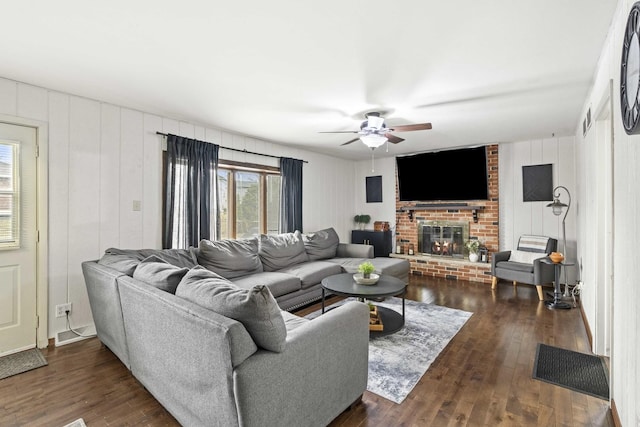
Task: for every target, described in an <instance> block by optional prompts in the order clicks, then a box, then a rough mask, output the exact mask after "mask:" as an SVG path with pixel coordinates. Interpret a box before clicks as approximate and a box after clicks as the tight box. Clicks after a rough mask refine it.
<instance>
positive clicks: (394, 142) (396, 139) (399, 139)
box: [384, 133, 404, 144]
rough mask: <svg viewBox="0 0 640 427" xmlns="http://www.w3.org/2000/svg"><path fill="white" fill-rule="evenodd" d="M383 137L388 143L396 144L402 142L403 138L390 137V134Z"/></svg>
mask: <svg viewBox="0 0 640 427" xmlns="http://www.w3.org/2000/svg"><path fill="white" fill-rule="evenodd" d="M384 136H386V137H387V139H388V140H389V142H390V143H392V144H397V143H398V142H402V141H404V138H398V137H397V136H395V135H391V134H390V133H385V134H384Z"/></svg>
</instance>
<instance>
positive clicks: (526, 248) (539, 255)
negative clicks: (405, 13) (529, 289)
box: [491, 235, 558, 301]
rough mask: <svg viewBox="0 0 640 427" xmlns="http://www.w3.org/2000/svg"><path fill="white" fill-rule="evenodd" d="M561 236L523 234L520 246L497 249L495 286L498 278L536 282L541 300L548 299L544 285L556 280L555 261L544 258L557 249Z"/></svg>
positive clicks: (492, 260) (520, 281)
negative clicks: (502, 249) (504, 249)
mask: <svg viewBox="0 0 640 427" xmlns="http://www.w3.org/2000/svg"><path fill="white" fill-rule="evenodd" d="M557 246H558V240H557V239H553V238H551V237H546V236H530V235H522V236H520V240H519V241H518V247H517V249H515V250H512V251H503V252H496V253H495V254H493V256H492V258H491V276H492V278H491V289H496V287H497V285H498V279H503V280H510V281H512V282H513V286H516V285H517V284H518V283H526V284H528V285H534V286H535V287H536V289H537V291H538V297H539V298H540V300H541V301H542V300H544V293H543V292H542V285H544V284H548V283H553V281H554V280H555V269H554V266H553V264H545V263H544V262H542V259H544V258H546V257H547V256H548V255H549V254H550V253H551V252H554V251H555V250H556V248H557Z"/></svg>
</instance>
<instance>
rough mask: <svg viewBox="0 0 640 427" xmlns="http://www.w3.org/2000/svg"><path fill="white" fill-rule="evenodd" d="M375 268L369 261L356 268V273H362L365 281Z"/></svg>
mask: <svg viewBox="0 0 640 427" xmlns="http://www.w3.org/2000/svg"><path fill="white" fill-rule="evenodd" d="M375 270H376V268H375V267H374V266H373V264H371V263H370V262H369V261H365V262H363V263H362V264H360V265H359V266H358V271H359V272H360V273H362V277H364V278H365V279H369V278H371V273H373V272H374V271H375Z"/></svg>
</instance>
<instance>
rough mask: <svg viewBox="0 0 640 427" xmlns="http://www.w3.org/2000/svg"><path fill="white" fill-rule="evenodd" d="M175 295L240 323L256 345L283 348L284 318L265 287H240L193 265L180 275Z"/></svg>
mask: <svg viewBox="0 0 640 427" xmlns="http://www.w3.org/2000/svg"><path fill="white" fill-rule="evenodd" d="M176 296H179V297H181V298H184V299H186V300H189V301H191V302H193V303H195V304H198V305H200V306H202V307H205V308H208V309H209V310H211V311H215V312H216V313H218V314H221V315H223V316H226V317H229V318H231V319H235V320H237V321H239V322H241V323H242V324H243V325H244V327H245V328H246V329H247V332H249V335H251V338H253V340H254V341H255V343H256V345H257V346H258V347H262V348H264V349H265V350H270V351H274V352H281V351H283V350H284V348H285V343H286V338H287V329H286V327H285V324H284V319H283V318H282V314H281V312H280V308H279V307H278V304H277V303H276V300H275V298H274V297H273V295H271V292H270V291H269V288H267V287H266V286H263V285H258V286H254V287H253V288H251V289H241V288H239V287H238V286H236V285H234V284H233V283H231V282H230V281H228V280H227V279H225V278H223V277H222V276H219V275H218V274H216V273H214V272H212V271H209V270H207V269H205V268H203V267H200V266H197V267H194V268H192V269H191V270H189V272H188V273H187V274H186V275H185V276H184V277H183V278H182V280H181V281H180V283H179V284H178V288H177V289H176Z"/></svg>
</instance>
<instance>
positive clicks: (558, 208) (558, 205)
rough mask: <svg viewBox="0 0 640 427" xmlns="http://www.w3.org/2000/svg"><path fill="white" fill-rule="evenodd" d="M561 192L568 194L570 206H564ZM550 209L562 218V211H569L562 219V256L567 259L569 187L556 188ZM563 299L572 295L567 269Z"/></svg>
mask: <svg viewBox="0 0 640 427" xmlns="http://www.w3.org/2000/svg"><path fill="white" fill-rule="evenodd" d="M560 190H564V191H566V192H567V197H568V198H569V203H568V204H566V205H565V204H564V203H562V202H561V201H560ZM547 207H548V208H551V210H552V211H553V214H554V215H555V216H560V215H561V214H562V211H563V210H564V208H567V210H566V211H565V212H564V217H562V254H563V255H564V256H565V257H566V256H567V232H566V227H565V220H566V219H567V214H568V213H569V209H570V208H571V193H569V190H567V187H564V186H562V185H558V186H557V187H556V188H554V189H553V203H549V204H548V205H547ZM562 296H563V297H570V296H571V295H570V294H569V283H568V281H567V269H566V268H565V269H564V295H562Z"/></svg>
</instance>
